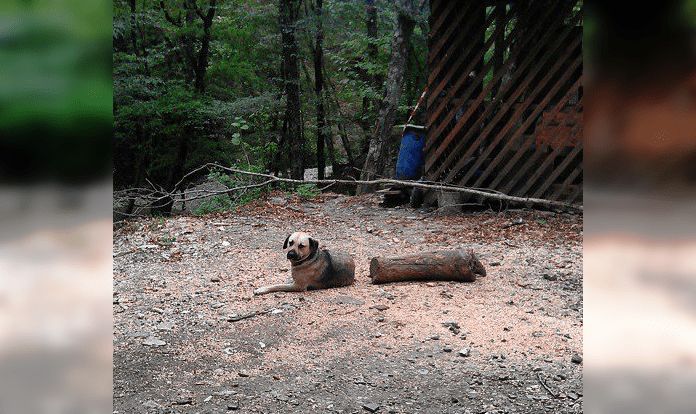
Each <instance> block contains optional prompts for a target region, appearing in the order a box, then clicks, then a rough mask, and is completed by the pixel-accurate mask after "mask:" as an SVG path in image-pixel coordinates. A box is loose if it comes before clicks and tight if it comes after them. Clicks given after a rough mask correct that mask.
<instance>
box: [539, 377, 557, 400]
mask: <svg viewBox="0 0 696 414" xmlns="http://www.w3.org/2000/svg"><path fill="white" fill-rule="evenodd" d="M537 379H539V382H540V383H541V385H542V386H543V387H544V389H545V390H546V391H548V392H549V394H551V396H552V397H553V398H558V395H556V394H555V393H554V392H553V391H551V388H549V386H548V385H546V383H545V382H544V380H542V379H541V375H540V374H539V373H538V372H537Z"/></svg>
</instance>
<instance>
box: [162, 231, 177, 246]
mask: <svg viewBox="0 0 696 414" xmlns="http://www.w3.org/2000/svg"><path fill="white" fill-rule="evenodd" d="M175 241H176V237H174V236H172V235H171V233H167V234H165V235H164V236H162V237H160V238H159V242H160V244H164V245H171V244H174V242H175Z"/></svg>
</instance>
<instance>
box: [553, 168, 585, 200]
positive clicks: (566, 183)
mask: <svg viewBox="0 0 696 414" xmlns="http://www.w3.org/2000/svg"><path fill="white" fill-rule="evenodd" d="M580 174H582V163H580V165H579V166H578V167H576V168H575V169H574V170H573V171H572V172H571V173H570V174H568V177H566V179H565V180H563V183H561V184H560V185H559V187H558V189H557V190H556V191H554V193H553V194H552V195H551V197H550V198H551V200H558V199H559V198H560V195H561V193H563V192H564V191H565V190H566V189H567V188H568V186H569V185H570V184H571V183H572V182H573V181H575V179H576V178H577V177H578V175H580Z"/></svg>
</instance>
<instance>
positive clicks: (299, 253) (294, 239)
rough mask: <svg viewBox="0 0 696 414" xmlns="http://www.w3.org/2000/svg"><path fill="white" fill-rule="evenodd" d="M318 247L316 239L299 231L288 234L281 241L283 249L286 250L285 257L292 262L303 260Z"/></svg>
mask: <svg viewBox="0 0 696 414" xmlns="http://www.w3.org/2000/svg"><path fill="white" fill-rule="evenodd" d="M318 248H319V242H318V241H316V240H314V239H313V238H311V237H309V234H307V233H303V232H299V231H298V232H295V233H292V234H291V235H289V236H288V237H287V238H286V239H285V243H283V250H285V251H286V252H287V258H288V260H290V263H292V264H295V263H298V262H301V261H303V260H305V259H306V258H307V257H309V255H311V254H312V253H313V252H315V251H316V250H317V249H318Z"/></svg>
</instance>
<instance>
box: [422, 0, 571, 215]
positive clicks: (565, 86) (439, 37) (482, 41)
mask: <svg viewBox="0 0 696 414" xmlns="http://www.w3.org/2000/svg"><path fill="white" fill-rule="evenodd" d="M430 10H431V14H430V22H429V23H430V37H429V52H428V67H429V74H428V97H427V115H426V125H427V127H428V131H427V140H426V145H425V175H426V178H427V179H428V180H431V181H440V182H447V183H453V184H458V185H464V186H471V187H482V188H489V189H493V190H498V191H502V192H504V193H507V194H511V195H517V196H531V197H538V198H546V199H551V200H562V201H567V202H574V203H578V202H582V92H583V91H582V82H581V79H582V2H581V1H576V0H561V1H559V0H554V1H551V0H530V1H525V2H518V1H503V0H489V1H474V0H466V1H454V0H430Z"/></svg>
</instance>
